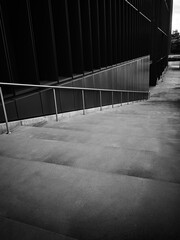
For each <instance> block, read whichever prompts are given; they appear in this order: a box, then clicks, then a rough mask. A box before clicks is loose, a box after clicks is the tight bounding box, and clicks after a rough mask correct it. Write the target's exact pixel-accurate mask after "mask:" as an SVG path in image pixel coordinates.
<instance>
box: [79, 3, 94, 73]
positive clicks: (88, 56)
mask: <svg viewBox="0 0 180 240" xmlns="http://www.w3.org/2000/svg"><path fill="white" fill-rule="evenodd" d="M80 5H81V24H82V39H83V59H84V71H85V72H86V71H87V72H89V71H92V70H93V55H92V34H91V19H90V13H91V12H90V1H89V0H80Z"/></svg>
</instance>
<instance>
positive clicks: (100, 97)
mask: <svg viewBox="0 0 180 240" xmlns="http://www.w3.org/2000/svg"><path fill="white" fill-rule="evenodd" d="M99 100H100V111H102V95H101V91H99Z"/></svg>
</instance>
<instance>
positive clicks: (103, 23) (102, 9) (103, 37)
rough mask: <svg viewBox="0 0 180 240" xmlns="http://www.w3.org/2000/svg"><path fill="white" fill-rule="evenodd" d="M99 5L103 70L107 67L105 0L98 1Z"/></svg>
mask: <svg viewBox="0 0 180 240" xmlns="http://www.w3.org/2000/svg"><path fill="white" fill-rule="evenodd" d="M98 3H99V29H100V30H99V32H100V54H101V68H103V67H106V66H107V45H106V44H107V41H106V7H105V0H98Z"/></svg>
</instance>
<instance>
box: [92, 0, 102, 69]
mask: <svg viewBox="0 0 180 240" xmlns="http://www.w3.org/2000/svg"><path fill="white" fill-rule="evenodd" d="M90 11H91V32H92V51H93V69H100V68H101V59H100V31H99V8H98V1H90Z"/></svg>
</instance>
